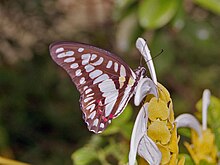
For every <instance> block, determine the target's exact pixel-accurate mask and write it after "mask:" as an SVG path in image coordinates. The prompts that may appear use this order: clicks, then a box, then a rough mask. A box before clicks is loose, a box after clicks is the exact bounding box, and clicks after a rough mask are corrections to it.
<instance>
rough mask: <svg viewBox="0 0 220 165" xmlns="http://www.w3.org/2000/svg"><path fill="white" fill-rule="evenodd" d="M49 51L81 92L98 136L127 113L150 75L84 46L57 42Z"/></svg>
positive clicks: (90, 124) (91, 127)
mask: <svg viewBox="0 0 220 165" xmlns="http://www.w3.org/2000/svg"><path fill="white" fill-rule="evenodd" d="M49 50H50V55H51V57H52V59H53V60H54V61H55V62H56V63H57V64H58V65H59V66H61V67H62V68H63V69H65V70H66V72H67V73H68V74H69V76H70V77H71V79H72V82H73V83H74V84H75V86H76V88H77V90H78V91H79V92H80V101H79V102H80V107H81V110H82V112H83V118H84V120H85V122H86V124H87V127H88V129H89V130H90V131H93V132H94V133H101V132H102V131H103V130H105V129H106V127H107V126H108V125H109V124H110V123H111V121H112V119H114V118H116V117H118V116H119V115H120V114H121V113H122V112H123V110H124V109H125V107H126V105H127V103H128V101H129V100H130V99H131V97H132V96H133V95H135V91H136V88H137V86H138V84H139V82H140V80H141V79H143V77H144V75H145V72H146V69H145V68H144V67H141V66H139V67H138V68H137V69H136V70H134V71H133V70H132V69H131V68H130V67H129V66H128V65H127V64H126V63H125V62H124V61H123V60H122V59H121V58H119V57H118V56H116V55H114V54H112V53H110V52H108V51H106V50H103V49H100V48H97V47H94V46H91V45H87V44H83V43H76V42H65V41H64V42H55V43H52V44H51V45H50V47H49Z"/></svg>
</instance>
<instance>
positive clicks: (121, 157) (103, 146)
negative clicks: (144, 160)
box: [72, 105, 133, 165]
mask: <svg viewBox="0 0 220 165" xmlns="http://www.w3.org/2000/svg"><path fill="white" fill-rule="evenodd" d="M131 116H132V107H131V106H130V105H128V106H127V107H126V108H125V110H124V112H123V113H122V114H121V115H120V116H119V117H118V118H116V119H114V120H113V122H112V124H111V125H110V126H109V127H108V128H107V129H106V131H105V132H103V133H102V134H100V135H93V136H92V137H91V138H90V140H89V142H88V143H87V144H86V145H85V146H83V147H82V148H80V149H78V150H77V151H75V152H74V153H73V154H72V159H73V162H74V163H75V164H77V165H89V164H93V163H94V162H95V161H96V162H95V164H98V162H99V164H104V165H111V164H119V165H124V164H125V163H126V162H127V161H128V151H129V140H130V135H131V131H132V125H133V123H132V122H131V121H129V120H130V118H131Z"/></svg>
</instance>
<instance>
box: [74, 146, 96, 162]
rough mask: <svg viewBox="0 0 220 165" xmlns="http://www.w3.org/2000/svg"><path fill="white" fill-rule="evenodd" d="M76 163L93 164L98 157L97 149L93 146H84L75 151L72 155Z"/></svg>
mask: <svg viewBox="0 0 220 165" xmlns="http://www.w3.org/2000/svg"><path fill="white" fill-rule="evenodd" d="M71 158H72V160H73V162H74V164H77V165H87V164H91V162H93V161H94V160H96V159H98V158H97V154H96V151H95V150H94V148H91V147H83V148H81V149H79V150H77V151H76V152H74V153H73V154H72V156H71Z"/></svg>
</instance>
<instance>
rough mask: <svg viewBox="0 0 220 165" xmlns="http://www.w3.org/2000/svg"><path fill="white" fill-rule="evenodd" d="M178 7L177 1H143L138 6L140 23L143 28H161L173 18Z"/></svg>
mask: <svg viewBox="0 0 220 165" xmlns="http://www.w3.org/2000/svg"><path fill="white" fill-rule="evenodd" d="M177 6H178V1H177V0H169V1H167V0H142V1H140V3H139V6H138V19H139V23H140V25H141V26H142V27H143V28H148V29H156V28H160V27H162V26H164V25H165V24H167V23H168V22H169V21H170V20H171V19H172V18H173V16H174V14H175V13H176V10H177Z"/></svg>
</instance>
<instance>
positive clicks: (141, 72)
mask: <svg viewBox="0 0 220 165" xmlns="http://www.w3.org/2000/svg"><path fill="white" fill-rule="evenodd" d="M135 74H136V75H137V77H138V78H139V79H142V78H143V77H145V74H146V68H145V67H143V66H139V67H138V68H137V69H136V70H135Z"/></svg>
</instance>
